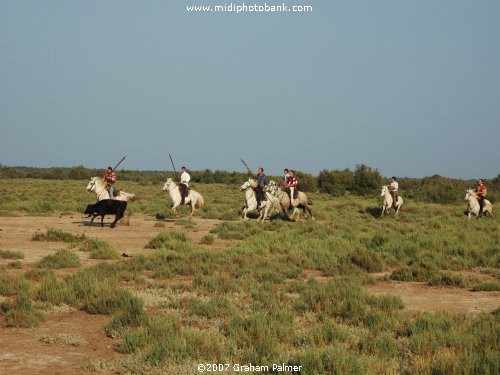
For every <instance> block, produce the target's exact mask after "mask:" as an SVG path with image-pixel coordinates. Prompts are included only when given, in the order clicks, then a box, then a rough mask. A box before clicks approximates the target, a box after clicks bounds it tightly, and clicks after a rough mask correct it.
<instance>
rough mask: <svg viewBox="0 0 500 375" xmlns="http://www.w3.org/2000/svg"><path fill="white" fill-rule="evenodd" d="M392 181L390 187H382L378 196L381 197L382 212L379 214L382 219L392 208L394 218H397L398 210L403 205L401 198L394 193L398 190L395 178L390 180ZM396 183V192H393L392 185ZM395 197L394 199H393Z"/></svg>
mask: <svg viewBox="0 0 500 375" xmlns="http://www.w3.org/2000/svg"><path fill="white" fill-rule="evenodd" d="M392 179H393V180H394V181H393V182H392V183H391V187H389V186H386V185H385V186H382V192H381V193H380V196H381V197H383V202H382V212H381V213H380V217H383V216H384V214H385V213H387V212H388V209H389V208H391V207H393V208H394V211H396V212H395V213H394V218H397V217H398V213H399V210H400V209H401V206H402V205H403V198H401V197H400V196H397V195H396V194H395V192H396V191H397V189H399V185H397V181H395V178H394V177H393V178H392ZM394 182H396V185H395V187H396V191H394V190H393V189H394V185H393V183H394ZM394 197H396V198H394Z"/></svg>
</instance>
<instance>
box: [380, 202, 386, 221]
mask: <svg viewBox="0 0 500 375" xmlns="http://www.w3.org/2000/svg"><path fill="white" fill-rule="evenodd" d="M384 211H385V204H383V205H382V212H381V213H380V218H382V217H384Z"/></svg>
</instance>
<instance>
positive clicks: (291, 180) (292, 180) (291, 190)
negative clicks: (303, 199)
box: [285, 170, 297, 208]
mask: <svg viewBox="0 0 500 375" xmlns="http://www.w3.org/2000/svg"><path fill="white" fill-rule="evenodd" d="M285 185H286V187H287V188H288V189H287V190H288V194H289V196H290V208H294V207H295V200H294V194H295V190H296V189H297V178H296V177H295V171H294V170H291V171H290V175H289V176H288V179H287V180H286V181H285Z"/></svg>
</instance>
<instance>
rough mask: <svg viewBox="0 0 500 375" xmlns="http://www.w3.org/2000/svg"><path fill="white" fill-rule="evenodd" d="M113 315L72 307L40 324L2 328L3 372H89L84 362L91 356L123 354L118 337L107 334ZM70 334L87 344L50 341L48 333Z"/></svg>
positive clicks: (0, 365) (21, 374) (0, 355)
mask: <svg viewBox="0 0 500 375" xmlns="http://www.w3.org/2000/svg"><path fill="white" fill-rule="evenodd" d="M110 320H111V317H110V316H104V315H91V314H87V313H85V312H82V311H72V312H64V313H58V314H55V315H50V316H49V317H48V318H47V320H46V321H44V322H43V323H41V324H39V325H38V326H37V327H36V328H3V329H1V330H0V332H1V333H0V374H2V375H3V374H16V375H24V374H26V375H28V374H61V375H62V374H87V373H88V371H85V370H84V369H83V368H82V366H83V365H85V364H87V363H88V362H89V361H91V360H99V359H101V360H104V359H111V358H113V357H116V356H119V355H120V354H119V353H117V352H116V351H115V350H114V346H115V345H116V343H117V342H116V341H115V340H113V339H110V338H108V337H106V335H105V333H104V327H105V326H106V324H108V323H109V321H110ZM56 334H69V335H76V336H78V337H80V338H82V339H84V340H85V341H86V342H87V344H86V345H85V346H81V347H76V346H71V345H67V344H63V343H52V344H46V343H44V342H42V341H41V340H40V339H41V338H42V337H44V336H46V335H56Z"/></svg>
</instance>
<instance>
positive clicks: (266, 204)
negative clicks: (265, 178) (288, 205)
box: [240, 177, 279, 223]
mask: <svg viewBox="0 0 500 375" xmlns="http://www.w3.org/2000/svg"><path fill="white" fill-rule="evenodd" d="M256 187H257V181H256V180H255V179H254V178H252V177H250V178H249V179H248V181H246V182H245V183H244V184H243V185H241V187H240V191H244V192H245V205H244V206H243V215H242V217H243V220H245V221H247V220H250V219H249V218H248V217H247V214H248V213H249V212H252V211H259V217H258V218H257V220H262V223H264V221H265V220H266V219H267V218H268V216H269V215H270V214H271V212H270V210H271V209H272V208H273V207H274V208H275V209H277V210H279V202H278V200H277V199H276V197H273V195H272V194H271V193H269V192H266V193H265V195H266V200H264V201H262V202H261V206H260V208H258V207H257V196H256V194H255V191H254V188H256Z"/></svg>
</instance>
